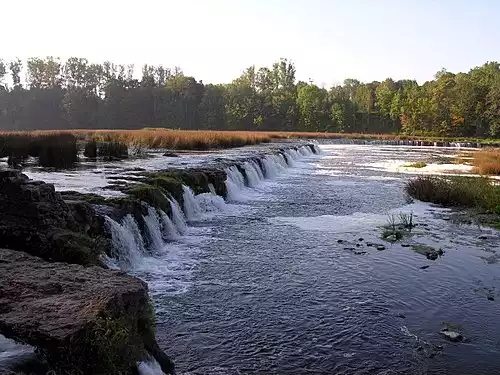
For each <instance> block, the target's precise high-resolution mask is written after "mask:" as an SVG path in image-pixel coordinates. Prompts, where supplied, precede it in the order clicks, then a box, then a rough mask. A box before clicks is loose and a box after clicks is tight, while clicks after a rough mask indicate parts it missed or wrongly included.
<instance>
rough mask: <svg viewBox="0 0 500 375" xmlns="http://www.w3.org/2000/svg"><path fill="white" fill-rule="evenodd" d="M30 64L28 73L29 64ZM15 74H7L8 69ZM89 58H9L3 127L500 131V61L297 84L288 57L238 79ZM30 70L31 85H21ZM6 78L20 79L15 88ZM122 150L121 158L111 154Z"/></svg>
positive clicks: (3, 65)
mask: <svg viewBox="0 0 500 375" xmlns="http://www.w3.org/2000/svg"><path fill="white" fill-rule="evenodd" d="M23 67H24V71H23ZM8 71H10V76H11V79H10V80H8V79H6V75H7V74H9V72H8ZM133 73H134V67H133V65H116V64H113V63H111V62H109V61H106V62H104V63H103V64H92V63H89V61H87V59H84V58H76V57H71V58H69V59H68V60H66V61H61V60H59V59H58V58H54V57H50V56H49V57H46V58H38V57H36V58H29V59H28V60H27V61H26V62H25V63H24V64H23V62H22V61H21V60H19V59H16V60H13V61H10V62H4V61H2V60H0V108H1V109H2V110H1V111H0V127H1V128H2V129H7V130H21V129H68V128H70V129H82V128H94V129H97V128H114V129H137V128H142V127H144V126H150V127H155V128H158V127H170V128H179V129H226V130H229V129H232V130H274V131H278V130H281V131H291V130H309V131H315V132H316V131H317V132H323V131H338V132H351V133H365V132H368V133H406V134H411V135H419V136H421V135H432V136H444V135H446V136H450V137H458V136H467V137H486V136H491V137H500V104H499V103H500V65H499V63H497V62H489V63H486V64H484V65H483V66H479V67H475V68H473V69H471V70H470V71H469V72H467V73H458V74H453V73H450V72H447V71H446V70H442V71H440V72H438V73H437V74H436V76H435V79H434V80H431V81H429V82H426V83H424V84H422V85H419V84H418V83H417V82H415V81H412V80H399V81H394V80H393V79H391V78H387V79H386V80H384V81H383V82H366V83H364V82H360V81H358V80H356V79H346V80H345V81H344V83H343V84H342V85H338V86H335V87H331V88H329V89H325V88H322V87H318V86H317V85H315V84H314V83H312V82H310V83H305V82H296V69H295V65H294V64H293V63H292V62H291V61H289V60H287V59H281V60H279V61H277V62H275V63H274V64H272V66H270V67H261V68H257V67H255V66H251V67H249V68H247V69H246V70H245V71H244V72H243V73H242V74H241V75H240V77H238V78H236V79H235V80H233V81H232V82H231V83H229V84H220V85H213V84H207V85H205V84H203V82H202V81H198V80H197V79H195V78H194V77H189V76H186V75H184V74H183V72H182V70H180V69H179V68H174V69H169V68H164V67H163V66H161V65H159V66H153V65H145V66H143V68H142V77H140V78H136V77H134V74H133ZM21 76H25V77H26V78H27V84H26V85H25V86H23V85H21ZM7 81H12V83H13V84H12V86H11V87H8V85H7V84H6V82H7ZM112 156H114V155H112Z"/></svg>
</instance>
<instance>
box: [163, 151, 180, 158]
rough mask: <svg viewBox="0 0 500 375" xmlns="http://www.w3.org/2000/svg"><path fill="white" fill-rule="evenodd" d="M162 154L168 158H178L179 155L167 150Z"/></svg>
mask: <svg viewBox="0 0 500 375" xmlns="http://www.w3.org/2000/svg"><path fill="white" fill-rule="evenodd" d="M163 156H167V157H169V158H178V157H179V155H178V154H176V153H175V152H172V151H167V152H165V153H164V154H163Z"/></svg>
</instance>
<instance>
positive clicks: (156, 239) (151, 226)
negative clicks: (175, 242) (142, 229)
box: [144, 207, 165, 252]
mask: <svg viewBox="0 0 500 375" xmlns="http://www.w3.org/2000/svg"><path fill="white" fill-rule="evenodd" d="M144 223H145V224H146V229H147V232H148V239H149V246H150V250H151V251H156V252H160V251H161V250H162V249H163V247H164V246H165V244H164V242H163V236H162V232H161V224H160V218H159V217H158V213H157V212H156V210H155V209H154V208H153V207H148V214H147V215H146V216H145V217H144Z"/></svg>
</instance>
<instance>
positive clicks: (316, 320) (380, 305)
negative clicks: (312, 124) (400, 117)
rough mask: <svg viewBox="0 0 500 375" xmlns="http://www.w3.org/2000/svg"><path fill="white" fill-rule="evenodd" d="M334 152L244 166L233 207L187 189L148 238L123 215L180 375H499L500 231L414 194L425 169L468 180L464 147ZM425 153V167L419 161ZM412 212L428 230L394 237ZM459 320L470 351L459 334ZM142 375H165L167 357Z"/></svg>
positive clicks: (232, 174) (118, 241) (136, 265)
mask: <svg viewBox="0 0 500 375" xmlns="http://www.w3.org/2000/svg"><path fill="white" fill-rule="evenodd" d="M320 148H321V154H319V155H315V154H313V153H312V152H311V151H310V149H308V148H307V147H303V148H300V149H299V150H289V151H287V152H286V153H285V154H280V155H267V156H265V157H263V158H262V159H261V160H260V162H259V161H257V160H254V159H251V158H249V159H247V160H246V161H245V162H244V163H243V164H242V168H243V169H244V172H245V173H244V174H245V175H246V176H244V175H243V174H242V173H241V168H240V169H239V168H236V167H228V168H227V169H226V172H227V173H228V180H227V181H226V185H227V187H228V193H229V194H228V200H227V201H226V202H224V200H223V199H222V198H221V197H218V196H216V195H214V194H213V193H212V194H211V193H206V194H201V195H194V194H193V192H192V191H191V190H190V189H188V188H185V191H184V204H183V207H181V206H180V205H179V204H178V203H177V202H175V201H172V203H173V204H172V208H173V210H172V217H168V216H167V215H166V214H165V213H163V212H159V213H158V212H156V211H155V210H152V209H151V210H149V212H148V215H147V216H146V217H145V223H146V230H145V232H146V233H144V234H143V235H142V236H141V234H140V232H139V230H138V226H137V223H136V222H135V220H134V219H133V218H132V217H131V216H128V217H125V218H124V219H123V220H122V221H121V222H120V223H117V222H115V221H113V220H111V219H108V221H107V222H108V224H107V225H108V227H109V230H110V232H111V233H112V234H113V240H114V245H115V249H116V252H117V253H116V255H115V257H114V258H113V259H110V260H109V261H110V264H112V265H113V266H116V267H120V268H122V269H125V270H126V271H127V272H129V273H130V274H133V275H135V276H138V277H140V278H142V279H144V280H146V281H147V282H148V284H149V287H150V292H151V296H152V298H153V301H154V303H155V306H156V311H157V337H158V340H159V343H160V346H161V347H162V349H164V350H165V352H166V353H168V354H169V355H170V356H172V357H173V359H174V361H175V363H176V366H177V371H178V373H180V374H193V375H198V374H200V375H201V374H220V375H225V374H228V375H229V374H306V373H310V374H325V375H326V374H454V375H458V374H485V375H486V374H499V373H500V356H499V355H498V354H499V353H500V324H499V323H498V313H499V312H500V306H499V301H500V266H499V264H498V263H497V261H498V260H499V253H498V251H499V250H500V234H499V232H498V231H495V230H492V229H487V228H480V227H477V226H472V225H459V224H456V223H454V222H453V221H452V220H450V217H451V215H452V212H451V211H449V210H446V209H442V208H438V207H434V206H432V205H428V204H424V203H420V202H411V201H409V200H408V198H407V197H406V196H405V194H404V192H403V186H404V182H405V181H406V180H407V179H408V178H410V177H411V174H418V173H443V172H448V173H453V174H462V173H466V172H468V168H467V167H464V166H461V167H456V166H454V165H453V164H451V163H450V162H446V160H449V159H450V157H451V156H452V155H454V154H456V150H454V149H451V148H450V149H444V148H439V149H438V148H414V147H413V148H412V147H408V146H388V145H342V144H325V145H321V147H320ZM420 160H423V161H426V162H428V163H429V165H428V167H426V168H425V170H422V171H420V170H415V169H413V168H407V167H404V165H405V164H406V163H408V162H415V161H420ZM438 163H440V164H438ZM39 177H41V178H42V179H43V176H39ZM124 178H126V177H124ZM101 182H102V181H101ZM101 182H100V183H99V185H98V187H99V188H100V187H102V186H105V185H106V183H102V184H101ZM63 183H64V182H62V184H63ZM56 186H57V183H56ZM58 188H64V186H63V185H61V186H58ZM401 213H407V214H410V213H412V214H413V220H414V222H416V223H417V224H418V226H417V227H416V228H415V229H414V230H413V231H412V233H411V236H410V237H408V238H405V239H404V241H402V242H398V243H395V244H390V243H387V242H384V241H383V240H381V239H380V236H381V232H382V228H381V227H382V226H384V225H386V224H387V222H388V217H389V216H391V215H392V216H393V217H398V215H400V214H401ZM369 243H375V244H379V245H384V247H385V250H382V251H379V250H377V248H376V246H375V247H374V246H368V244H369ZM402 245H428V246H432V247H434V248H436V249H438V248H441V249H443V250H444V255H443V256H442V257H439V259H437V260H435V261H432V260H428V259H427V258H426V257H425V256H423V255H421V254H418V253H416V252H414V251H412V250H411V248H409V247H403V246H402ZM426 266H428V267H426ZM421 267H426V268H425V269H422V268H421ZM443 323H452V324H453V325H457V326H459V328H457V329H459V330H460V331H461V332H462V333H463V335H464V336H465V340H464V342H461V343H451V342H448V341H446V340H444V338H443V337H442V336H440V334H439V330H440V329H441V328H442V327H443ZM139 371H140V372H141V374H143V375H145V374H154V375H158V374H159V373H160V370H159V368H158V367H157V366H156V365H155V363H154V362H148V363H142V364H141V365H140V367H139Z"/></svg>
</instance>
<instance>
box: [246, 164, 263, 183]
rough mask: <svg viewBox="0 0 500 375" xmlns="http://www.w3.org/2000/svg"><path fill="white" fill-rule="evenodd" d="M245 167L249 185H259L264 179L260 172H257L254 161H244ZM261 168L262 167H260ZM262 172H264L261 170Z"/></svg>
mask: <svg viewBox="0 0 500 375" xmlns="http://www.w3.org/2000/svg"><path fill="white" fill-rule="evenodd" d="M243 169H244V170H245V174H246V176H247V181H248V186H250V187H257V185H259V184H260V182H261V181H262V178H260V176H259V173H258V172H257V168H256V167H255V164H254V163H251V162H249V161H246V162H244V163H243ZM258 169H259V170H260V168H258ZM261 173H262V172H261Z"/></svg>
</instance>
